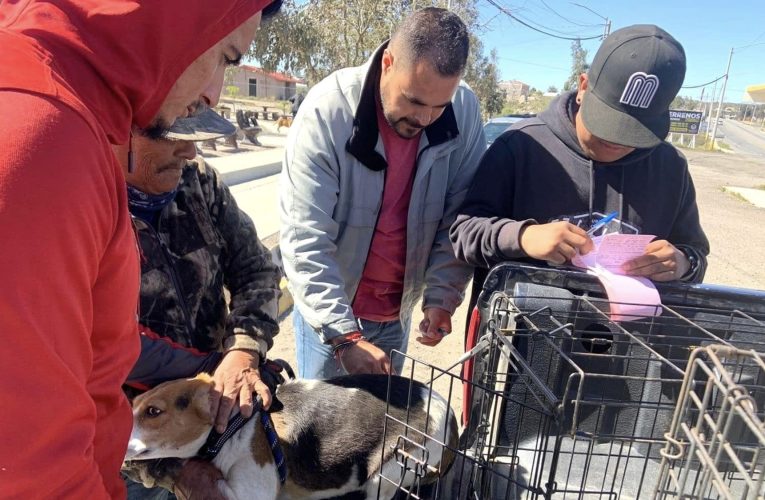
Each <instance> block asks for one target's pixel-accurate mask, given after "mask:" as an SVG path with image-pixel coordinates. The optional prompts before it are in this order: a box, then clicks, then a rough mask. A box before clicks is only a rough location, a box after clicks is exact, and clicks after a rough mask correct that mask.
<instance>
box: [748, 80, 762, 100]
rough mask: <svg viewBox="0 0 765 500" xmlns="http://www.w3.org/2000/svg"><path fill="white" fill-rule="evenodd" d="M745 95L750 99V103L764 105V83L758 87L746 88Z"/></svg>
mask: <svg viewBox="0 0 765 500" xmlns="http://www.w3.org/2000/svg"><path fill="white" fill-rule="evenodd" d="M746 93H747V94H749V97H750V98H751V99H752V102H756V103H758V104H765V83H762V84H760V85H750V86H748V87H747V88H746Z"/></svg>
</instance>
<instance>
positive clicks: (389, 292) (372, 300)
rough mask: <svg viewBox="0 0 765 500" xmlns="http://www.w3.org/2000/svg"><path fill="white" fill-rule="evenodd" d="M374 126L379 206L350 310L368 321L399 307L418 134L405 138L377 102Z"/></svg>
mask: <svg viewBox="0 0 765 500" xmlns="http://www.w3.org/2000/svg"><path fill="white" fill-rule="evenodd" d="M377 126H378V128H379V129H380V135H381V137H382V141H383V147H384V148H385V158H386V160H387V162H388V168H387V169H386V170H385V187H384V189H383V200H382V207H380V215H379V217H378V219H377V226H375V233H374V235H373V236H372V244H371V246H370V248H369V255H368V256H367V262H366V264H365V265H364V272H363V274H362V275H361V281H360V282H359V287H358V289H357V291H356V297H355V298H354V299H353V314H355V315H356V316H357V317H359V318H362V319H366V320H369V321H377V322H383V321H393V320H396V319H398V315H399V311H400V310H401V296H402V294H403V292H404V271H405V269H406V222H407V215H408V213H409V200H410V198H411V196H412V183H413V181H414V172H415V163H416V162H417V149H418V146H419V144H420V135H419V134H417V136H415V137H414V138H412V139H404V138H403V137H401V136H399V135H398V134H397V133H396V131H395V130H393V128H392V127H391V126H390V125H389V124H388V122H387V121H386V120H385V116H384V115H383V112H382V108H381V106H380V105H379V104H378V105H377Z"/></svg>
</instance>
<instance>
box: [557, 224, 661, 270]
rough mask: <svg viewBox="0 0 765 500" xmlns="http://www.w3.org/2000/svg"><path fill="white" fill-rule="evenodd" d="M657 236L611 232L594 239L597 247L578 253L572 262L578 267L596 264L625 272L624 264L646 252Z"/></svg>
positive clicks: (594, 265)
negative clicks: (588, 251)
mask: <svg viewBox="0 0 765 500" xmlns="http://www.w3.org/2000/svg"><path fill="white" fill-rule="evenodd" d="M654 238H656V236H653V235H650V234H618V233H610V234H605V235H603V236H596V237H595V238H593V239H592V242H593V243H594V244H595V248H594V249H593V250H592V251H591V252H590V253H588V254H587V255H576V256H575V257H574V258H573V259H571V263H572V264H574V265H575V266H578V267H583V268H593V267H596V266H600V267H603V268H605V269H608V270H609V271H611V272H612V273H616V274H624V271H622V265H623V264H624V263H625V262H628V261H630V260H632V259H634V258H636V257H640V256H641V255H643V254H644V253H645V248H646V246H648V244H649V243H650V242H651V241H653V240H654Z"/></svg>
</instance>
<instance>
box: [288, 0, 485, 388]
mask: <svg viewBox="0 0 765 500" xmlns="http://www.w3.org/2000/svg"><path fill="white" fill-rule="evenodd" d="M467 55H468V34H467V30H466V28H465V25H464V23H463V22H462V21H461V20H460V19H459V17H458V16H456V15H455V14H453V13H451V12H449V11H447V10H444V9H438V8H426V9H422V10H420V11H417V12H415V13H413V14H411V15H410V16H409V17H407V18H406V19H405V20H404V21H403V22H402V24H401V26H399V28H398V29H397V30H396V32H395V33H394V34H393V36H392V38H391V40H390V41H389V42H386V43H385V44H383V45H382V46H381V47H380V48H379V49H377V51H376V52H375V53H374V54H373V55H372V57H371V58H370V60H369V61H368V62H367V63H366V64H365V65H363V66H360V67H356V68H345V69H342V70H339V71H337V72H335V73H333V74H332V75H330V76H329V77H327V78H326V79H324V80H323V81H322V82H320V83H319V84H318V85H316V86H315V87H314V88H313V89H311V91H310V92H309V93H308V95H307V96H306V98H305V101H304V102H303V104H302V106H301V107H300V110H299V112H298V114H297V117H296V120H295V122H294V123H293V125H292V128H291V130H290V134H289V137H288V141H287V148H286V155H285V160H284V168H283V171H282V192H281V203H280V205H281V216H282V230H281V252H282V257H283V259H284V268H285V272H286V274H287V278H288V281H289V286H290V289H291V292H292V295H293V297H294V300H295V312H294V316H293V323H294V325H295V337H296V347H297V360H298V371H299V372H300V376H302V377H307V378H326V377H331V376H334V375H337V374H338V372H340V373H342V371H343V370H344V371H345V372H348V373H385V372H389V371H390V370H391V361H390V358H389V353H390V351H391V350H392V349H398V350H401V351H405V350H406V346H407V341H408V337H409V326H410V323H411V316H412V310H413V309H414V305H415V304H416V303H417V301H418V300H420V298H422V308H423V320H422V322H421V323H420V327H419V328H420V334H421V336H420V337H419V338H418V340H419V341H420V342H421V343H423V344H425V345H430V346H434V345H436V344H437V343H438V342H440V340H441V338H442V337H443V335H445V334H447V333H449V332H450V331H451V316H452V314H453V313H454V310H455V309H456V307H457V306H458V305H459V303H460V302H461V301H462V299H463V296H464V288H465V286H466V284H467V282H468V280H469V278H470V272H471V268H470V266H468V265H466V264H464V263H460V262H459V261H457V259H455V257H454V254H453V252H452V249H451V245H450V243H449V237H448V231H449V226H450V225H451V223H452V222H453V221H454V218H455V214H456V211H457V208H458V207H459V206H460V204H461V203H462V200H463V198H464V197H465V194H466V191H467V189H468V187H469V186H470V183H471V181H472V177H473V174H474V173H475V171H476V168H477V166H478V162H479V160H480V157H481V154H482V153H483V151H484V150H485V147H486V146H485V138H484V135H483V129H482V127H481V118H480V113H479V106H478V102H477V99H476V97H475V95H474V94H473V93H472V92H471V91H470V89H469V88H467V87H466V86H465V85H464V84H461V83H460V78H461V75H462V73H463V71H464V68H465V65H466V61H467ZM333 358H334V359H333ZM402 365H403V358H401V357H398V358H397V359H394V366H393V367H392V368H393V369H395V370H400V369H401V367H402ZM341 368H342V369H343V370H341Z"/></svg>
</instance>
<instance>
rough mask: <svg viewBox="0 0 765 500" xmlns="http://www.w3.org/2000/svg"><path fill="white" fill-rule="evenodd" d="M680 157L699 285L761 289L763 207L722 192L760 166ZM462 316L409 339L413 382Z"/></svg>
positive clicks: (289, 344) (277, 350)
mask: <svg viewBox="0 0 765 500" xmlns="http://www.w3.org/2000/svg"><path fill="white" fill-rule="evenodd" d="M684 154H685V155H686V156H687V158H688V161H689V165H690V169H691V175H692V176H693V180H694V183H695V186H696V193H697V199H698V204H699V211H700V213H701V222H702V225H703V227H704V229H705V231H706V233H707V236H708V237H709V240H710V243H711V248H712V251H711V253H710V256H709V268H708V271H707V275H706V279H705V282H706V283H715V284H723V285H730V286H736V287H745V288H756V289H760V290H763V289H765V266H763V265H762V261H763V257H765V250H763V249H765V229H763V228H765V209H761V208H757V207H755V206H753V205H751V204H750V203H747V202H746V201H744V200H742V199H740V198H737V197H735V196H732V195H731V194H729V193H726V192H724V191H723V189H722V188H723V186H738V187H759V186H765V162H763V161H762V160H756V159H751V158H749V157H743V156H739V155H734V154H725V153H712V152H697V151H690V150H686V151H684ZM465 302H467V301H465ZM417 310H419V308H418V309H417ZM289 314H290V312H288V313H287V314H286V315H285V316H284V317H283V318H282V321H281V332H280V333H279V335H278V336H277V337H276V339H275V344H274V347H273V349H272V350H271V351H270V353H269V354H270V356H271V357H272V358H282V359H285V360H287V361H288V362H290V363H291V364H292V365H293V366H295V352H294V345H295V340H294V333H293V330H292V320H291V318H290V316H289ZM466 317H467V306H466V304H465V303H463V305H462V306H460V308H459V309H458V310H457V312H456V314H455V315H454V321H453V332H454V333H453V334H452V335H449V336H448V337H446V338H445V339H444V340H443V341H442V342H441V344H439V345H438V346H437V347H434V348H430V347H425V346H423V345H421V344H419V343H418V342H416V341H415V340H414V338H415V336H416V335H415V334H414V333H413V334H412V335H411V336H410V341H409V351H408V352H409V355H410V356H411V357H412V358H414V359H416V360H418V361H417V363H415V365H416V368H417V371H416V373H415V378H417V379H418V380H421V381H423V382H427V381H428V380H430V377H431V373H430V371H429V370H428V369H427V366H429V365H432V366H435V367H438V368H442V369H445V368H447V367H449V366H450V365H452V364H453V363H454V362H455V361H456V360H457V358H458V357H459V356H460V355H462V353H463V349H462V343H463V334H462V332H464V328H465V320H466ZM420 319H421V317H419V315H417V314H415V316H414V318H413V324H414V325H416V324H417V323H419V321H420ZM410 367H411V363H410V362H407V365H406V366H405V369H404V371H405V374H406V375H407V376H410V375H409V372H408V371H407V370H408V369H409V368H410ZM453 373H458V371H453ZM435 374H436V375H437V373H435ZM451 382H453V377H449V376H442V377H440V378H438V379H437V380H436V382H435V383H434V384H433V387H434V389H436V390H437V391H438V392H439V393H440V394H442V395H443V396H444V397H446V398H448V399H450V402H451V404H452V407H453V408H455V410H457V411H458V413H459V406H460V404H461V402H460V401H461V392H460V391H461V388H460V386H459V385H458V384H452V383H451Z"/></svg>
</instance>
